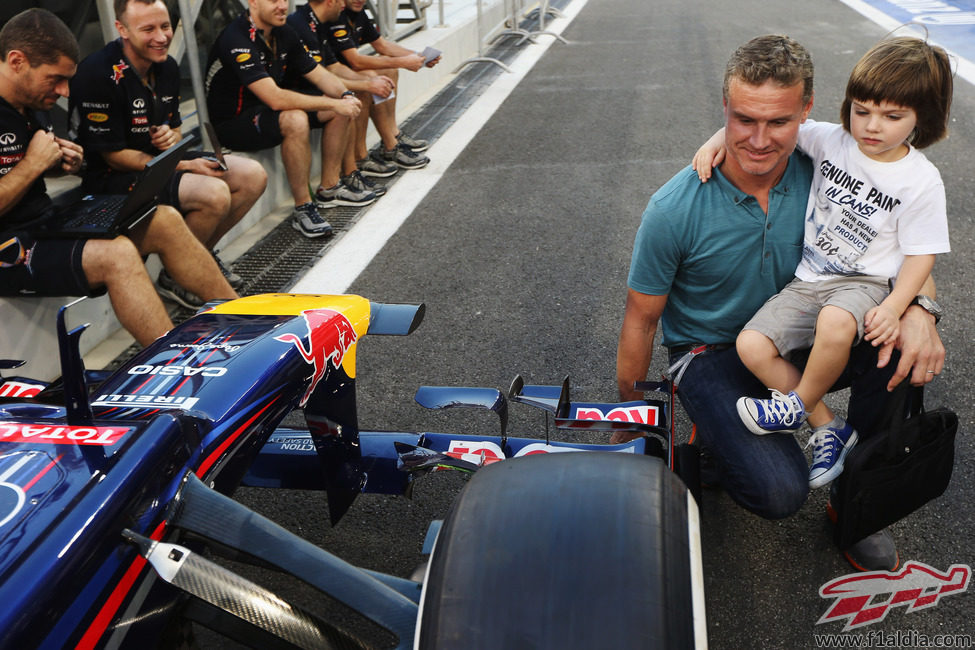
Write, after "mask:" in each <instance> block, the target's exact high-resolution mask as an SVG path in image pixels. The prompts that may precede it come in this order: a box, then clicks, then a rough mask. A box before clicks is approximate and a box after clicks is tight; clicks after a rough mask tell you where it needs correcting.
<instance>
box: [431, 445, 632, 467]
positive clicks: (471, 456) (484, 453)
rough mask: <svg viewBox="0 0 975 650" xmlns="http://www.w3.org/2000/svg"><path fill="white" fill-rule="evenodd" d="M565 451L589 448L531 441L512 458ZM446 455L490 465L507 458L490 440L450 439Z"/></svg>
mask: <svg viewBox="0 0 975 650" xmlns="http://www.w3.org/2000/svg"><path fill="white" fill-rule="evenodd" d="M567 451H590V450H589V449H579V448H577V447H563V446H556V445H550V444H546V443H544V442H533V443H530V444H527V445H525V446H524V447H522V448H521V449H519V450H518V451H517V452H515V455H514V456H512V458H520V457H522V456H534V455H535V454H558V453H563V452H567ZM615 451H616V452H618V453H629V454H632V453H636V452H635V450H634V449H633V448H623V449H618V450H615ZM447 455H448V456H451V457H453V458H458V459H460V460H466V461H468V462H470V463H474V464H475V465H490V464H491V463H496V462H498V461H499V460H505V459H506V458H507V456H505V455H504V452H503V451H502V450H501V446H500V445H498V444H497V443H496V442H492V441H490V440H451V441H450V446H449V447H448V448H447Z"/></svg>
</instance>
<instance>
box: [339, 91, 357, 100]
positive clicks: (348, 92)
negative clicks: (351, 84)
mask: <svg viewBox="0 0 975 650" xmlns="http://www.w3.org/2000/svg"><path fill="white" fill-rule="evenodd" d="M346 97H355V93H354V92H352V91H351V90H346V91H345V92H344V93H342V97H341V99H345V98H346Z"/></svg>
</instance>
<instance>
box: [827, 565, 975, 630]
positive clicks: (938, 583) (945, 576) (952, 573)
mask: <svg viewBox="0 0 975 650" xmlns="http://www.w3.org/2000/svg"><path fill="white" fill-rule="evenodd" d="M971 574H972V570H971V568H970V567H969V566H968V565H965V564H953V565H952V566H951V567H949V568H948V571H947V572H945V573H942V572H941V571H938V570H937V569H934V568H932V567H929V566H928V565H927V564H924V563H922V562H908V563H907V564H905V565H904V568H903V569H901V570H900V571H899V572H897V573H891V572H887V571H872V572H869V573H853V574H850V575H845V576H843V577H840V578H837V579H836V580H833V581H831V582H827V583H826V584H824V585H823V586H822V587H820V588H819V595H820V596H821V597H823V598H835V599H836V602H834V603H833V606H832V607H830V608H829V610H828V611H827V612H826V613H825V614H823V616H822V618H820V619H819V620H818V621H816V624H817V625H819V624H820V623H827V622H829V621H846V625H845V626H844V627H843V631H844V632H846V631H848V630H852V629H854V628H858V627H862V626H864V625H870V624H872V623H877V622H879V621H882V620H884V618H886V616H887V613H888V612H889V611H890V610H891V608H893V607H900V606H902V605H903V606H905V607H907V611H908V612H915V611H917V610H919V609H924V608H927V607H934V606H935V605H937V604H938V601H939V600H940V599H941V597H942V596H953V595H956V594H960V593H963V592H964V591H966V590H967V589H968V582H969V580H970V579H971Z"/></svg>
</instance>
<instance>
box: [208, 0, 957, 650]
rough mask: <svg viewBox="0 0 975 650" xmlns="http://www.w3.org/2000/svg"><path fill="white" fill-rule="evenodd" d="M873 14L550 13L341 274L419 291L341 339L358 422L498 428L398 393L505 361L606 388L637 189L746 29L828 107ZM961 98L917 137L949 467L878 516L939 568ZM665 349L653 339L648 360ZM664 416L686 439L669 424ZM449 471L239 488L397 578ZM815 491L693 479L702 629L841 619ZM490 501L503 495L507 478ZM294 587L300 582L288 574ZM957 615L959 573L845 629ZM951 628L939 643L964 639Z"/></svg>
mask: <svg viewBox="0 0 975 650" xmlns="http://www.w3.org/2000/svg"><path fill="white" fill-rule="evenodd" d="M885 31H886V30H884V29H883V28H881V27H878V26H877V25H875V24H874V23H872V22H870V21H868V20H867V19H866V18H863V17H862V16H860V15H859V14H857V13H855V12H853V11H851V10H850V9H848V8H847V7H846V6H844V5H842V4H840V3H839V2H835V1H833V0H808V1H807V2H802V3H796V2H787V1H783V0H762V1H759V0H740V1H739V2H736V3H734V6H733V7H732V6H731V5H726V4H723V3H713V2H704V1H703V0H657V1H655V2H652V3H649V2H646V0H590V2H589V3H588V4H587V5H586V6H585V7H584V8H583V10H582V12H581V13H580V15H579V16H578V17H577V18H576V19H575V20H574V21H573V23H572V24H571V25H570V26H569V28H568V29H567V30H566V31H565V32H564V36H565V37H566V38H567V39H569V41H570V43H569V44H562V43H556V44H554V45H553V47H552V48H551V49H550V50H549V51H548V53H547V54H546V55H545V56H544V57H543V58H542V60H541V61H540V62H539V63H538V64H537V65H536V67H535V68H534V69H533V71H532V72H531V73H530V74H529V75H528V77H527V78H526V79H525V80H524V81H523V82H522V83H521V84H520V85H519V87H518V88H517V89H516V90H515V91H514V92H513V93H512V94H511V96H510V97H509V98H508V99H507V101H506V102H505V103H504V104H503V105H502V106H501V108H500V109H499V110H498V111H497V113H496V114H495V115H494V116H493V117H492V118H491V119H490V121H488V123H487V124H486V126H485V127H484V128H483V129H482V130H481V132H480V133H479V134H478V135H477V136H476V137H475V139H474V140H473V141H472V142H471V144H470V145H469V146H468V147H467V148H466V149H465V151H464V152H463V153H462V154H461V155H460V156H459V157H458V158H457V160H456V161H455V163H454V164H453V165H452V166H451V168H450V169H449V170H448V171H447V172H446V174H445V175H444V177H443V178H442V180H441V181H440V183H439V184H438V185H436V186H435V187H434V189H433V190H432V191H431V192H430V193H429V194H428V195H427V196H426V198H425V199H424V200H423V201H422V202H421V203H420V205H419V206H418V207H417V208H416V210H415V211H414V213H413V214H412V215H411V217H410V218H409V219H408V220H407V221H406V223H405V225H404V226H403V227H402V228H401V229H400V230H399V231H398V233H397V234H396V235H394V236H393V237H392V239H391V240H390V241H389V242H388V243H387V245H386V246H385V248H384V249H383V250H382V251H381V252H380V253H379V255H378V256H377V257H376V258H375V259H374V260H373V262H372V263H371V265H370V266H369V267H368V269H367V270H366V271H365V272H364V273H363V274H362V275H360V276H359V278H358V279H357V280H356V281H355V282H354V283H353V285H352V286H351V287H350V292H352V293H357V294H360V295H363V296H366V297H368V298H370V299H373V300H377V301H388V302H399V301H402V302H424V303H425V304H426V307H427V315H426V319H425V321H424V323H423V324H422V325H421V327H420V328H419V329H418V330H417V331H416V332H415V333H414V334H413V335H411V336H410V337H408V338H398V337H388V338H387V337H371V338H369V337H367V338H366V339H365V340H364V341H363V342H362V343H361V344H360V345H359V346H358V348H359V360H358V368H359V379H358V395H359V404H360V422H361V425H362V426H363V428H367V429H395V430H404V431H406V430H416V431H456V432H462V433H472V432H483V433H486V434H493V433H495V431H496V428H497V427H496V424H495V422H494V421H493V420H492V417H491V416H490V415H488V414H485V413H478V414H467V413H464V412H460V411H456V410H455V411H450V412H446V413H429V412H424V411H423V410H422V409H421V408H420V407H419V406H417V405H416V404H415V403H413V401H412V395H413V394H414V392H415V390H416V388H417V387H418V386H420V385H423V384H442V385H477V386H492V387H497V388H502V389H503V388H506V387H507V385H508V383H509V382H510V380H511V378H512V376H513V375H514V374H515V373H521V374H522V375H523V376H524V377H525V379H526V381H527V382H529V383H558V382H560V381H561V379H562V377H563V376H564V375H566V374H568V375H570V377H571V378H572V384H573V395H574V396H576V397H578V398H585V399H587V400H593V401H596V400H605V401H610V400H613V399H614V398H615V378H614V375H615V351H616V340H617V335H618V332H619V326H620V322H621V317H622V311H623V303H624V297H625V287H626V273H627V269H628V265H629V257H630V252H631V250H632V242H633V236H634V234H635V232H636V229H637V226H638V225H639V220H640V215H641V213H642V211H643V208H644V206H645V205H646V202H647V200H648V198H649V196H650V195H651V194H652V192H653V191H654V190H655V189H656V188H657V187H659V186H660V185H661V184H663V183H664V182H665V181H666V180H667V179H669V178H670V177H671V176H672V175H673V174H674V173H675V172H676V171H678V170H679V169H680V168H681V167H683V166H685V165H686V164H687V163H688V162H689V160H690V157H691V155H692V153H693V152H694V150H695V149H696V147H697V146H698V145H699V143H701V142H703V140H704V139H705V138H706V137H707V136H708V135H710V134H711V133H712V132H713V131H714V129H715V128H717V127H718V126H720V124H721V120H722V114H721V76H722V71H723V67H724V64H725V61H726V60H727V57H728V55H729V54H730V53H731V51H732V50H733V49H734V48H735V47H736V46H737V45H739V44H740V43H742V42H744V41H746V40H748V39H749V38H751V37H752V36H755V35H758V34H762V33H769V32H779V33H788V34H790V35H791V36H793V37H795V38H797V39H798V40H799V41H800V42H802V43H803V44H805V45H806V46H807V47H808V48H809V49H810V50H811V52H812V54H813V57H814V60H815V63H816V102H815V107H814V109H813V113H812V117H814V118H815V119H820V120H833V121H835V120H837V119H838V110H839V105H840V100H841V98H842V92H843V89H844V87H845V82H846V77H847V74H848V72H849V70H850V69H851V68H852V66H853V64H854V63H855V61H856V60H857V58H858V57H859V56H860V55H861V54H862V53H863V52H864V51H866V49H867V48H868V47H869V46H870V45H872V44H873V43H874V42H875V41H876V40H878V39H880V38H881V37H883V36H884V34H885ZM973 109H975V92H973V89H972V87H971V85H970V84H969V83H967V82H965V81H963V80H960V79H959V80H958V81H957V83H956V89H955V97H954V105H953V110H952V115H953V117H952V123H951V129H952V130H951V136H950V138H949V139H948V140H947V141H945V142H942V143H939V144H937V145H935V146H933V147H931V148H930V149H928V150H927V151H926V153H927V155H928V157H929V158H930V159H931V160H932V161H933V162H934V163H935V164H936V165H938V167H939V168H940V170H941V173H942V176H943V178H944V181H945V186H946V190H947V196H948V208H949V219H950V227H951V240H952V247H953V251H952V253H950V254H949V255H945V256H942V257H940V258H939V260H938V262H937V265H936V269H935V276H936V278H937V280H938V289H939V291H938V293H939V297H938V299H939V302H941V304H942V305H943V306H944V307H945V308H946V310H947V315H946V316H945V318H944V320H943V321H942V324H941V327H940V331H941V333H942V336H943V339H944V341H945V344H946V346H947V349H948V357H947V362H946V366H945V370H944V372H943V373H942V375H941V377H939V378H938V379H937V380H936V381H935V382H934V383H933V384H931V385H930V387H929V388H928V390H927V400H926V401H927V404H928V406H929V407H936V406H940V405H945V406H949V407H950V408H952V409H954V410H955V411H956V412H957V413H958V415H959V420H960V431H959V436H958V440H957V450H956V451H957V454H956V462H955V470H954V476H953V478H952V482H951V485H950V486H949V488H948V491H947V492H946V493H945V494H944V495H943V496H942V497H941V498H939V499H937V500H935V501H933V502H931V503H929V504H928V505H927V506H925V507H924V508H923V509H921V510H920V511H918V512H917V513H915V514H914V515H912V516H910V517H909V518H907V519H906V520H904V521H902V522H900V523H898V524H896V525H895V526H893V527H892V532H893V534H894V536H895V538H896V539H897V543H898V548H899V551H900V555H901V560H902V561H906V560H916V561H920V562H924V563H925V564H928V565H930V566H932V567H934V568H936V569H938V570H941V571H944V570H946V569H947V568H948V567H949V566H950V565H953V564H963V565H968V566H971V565H972V564H973V563H975V542H973V532H975V531H973V528H975V523H973V507H972V488H971V485H972V483H973V478H975V476H973V474H975V472H973V468H972V458H973V444H972V440H971V437H970V436H969V435H968V433H969V431H971V430H972V423H973V419H975V407H973V405H972V400H971V398H970V395H971V394H972V388H973V387H972V379H971V370H972V356H973V355H972V348H973V336H972V332H971V325H970V323H969V322H968V320H967V317H966V315H967V311H968V307H967V306H968V305H970V304H971V300H972V289H971V286H970V282H969V281H968V276H967V273H968V272H969V269H971V268H973V260H972V255H973V248H972V245H971V242H972V239H973V237H975V232H973V226H972V223H971V219H970V217H969V209H968V207H969V206H971V205H973V201H975V196H973V189H972V186H973V181H975V171H973V168H972V164H971V161H970V155H969V152H970V151H972V150H973V148H975V124H973V114H975V111H973ZM663 364H664V360H663V354H662V353H661V350H660V348H658V350H657V354H656V357H655V359H654V363H653V368H652V374H659V373H661V372H663V370H664V368H663ZM543 422H544V420H543V418H542V416H541V415H538V414H536V413H534V412H531V411H528V410H526V409H524V408H523V407H519V406H515V407H513V410H512V414H511V424H510V430H511V432H512V433H514V434H538V433H540V432H541V430H542V427H543V426H544V425H543ZM681 427H682V434H683V435H684V436H686V434H687V425H686V422H683V421H681ZM462 485H463V478H461V477H460V476H458V475H454V474H441V475H435V476H431V477H429V478H428V479H426V480H424V481H422V482H420V483H419V484H418V486H417V489H416V491H415V493H414V496H413V499H412V500H407V499H405V498H403V497H380V496H375V495H363V496H361V497H359V499H358V500H357V502H356V503H355V504H354V505H353V507H352V509H351V510H350V511H349V513H348V514H347V515H346V517H345V518H344V519H343V520H342V521H341V522H340V523H339V524H338V526H337V527H335V528H334V529H332V528H330V527H329V526H328V523H327V513H326V504H325V498H324V496H323V495H321V494H317V493H310V492H307V493H306V492H280V491H277V492H270V491H263V490H252V489H242V490H241V491H240V492H239V493H238V497H239V498H240V499H241V500H242V501H244V502H245V503H247V504H248V505H249V506H250V507H252V508H254V509H256V510H258V511H260V512H263V513H265V514H267V515H269V516H271V517H272V518H273V519H274V520H275V521H278V522H279V523H281V524H282V525H285V526H286V527H289V528H290V529H292V530H294V531H296V532H298V533H299V534H301V535H303V536H305V537H307V538H308V539H310V540H312V541H314V542H316V543H319V544H323V545H324V546H325V548H327V549H328V550H330V551H331V552H333V553H335V554H337V555H338V556H340V557H342V558H344V559H346V560H348V561H350V562H353V563H355V564H357V565H361V566H364V567H367V568H370V569H375V570H379V571H384V572H387V573H391V574H394V575H399V576H409V575H410V573H411V572H412V571H413V570H414V568H415V567H416V566H417V565H419V564H420V563H421V562H422V560H423V558H422V556H421V554H420V548H421V545H422V541H423V536H424V533H425V530H426V526H427V523H428V522H429V520H430V519H432V518H438V517H442V516H443V515H444V514H445V513H446V511H447V508H448V506H449V504H450V501H451V499H452V498H453V496H454V495H455V494H456V493H457V491H458V490H459V489H460V488H461V487H462ZM826 496H827V495H826V491H825V490H819V491H816V492H814V493H813V494H812V495H811V496H810V498H809V500H808V502H807V503H806V505H805V506H804V507H803V508H802V510H801V511H800V512H799V513H798V514H797V515H795V516H793V517H791V518H789V519H787V520H783V521H776V522H769V521H765V520H762V519H760V518H757V517H755V516H753V515H751V514H749V513H747V512H745V511H744V510H742V509H741V508H739V507H738V506H736V505H735V504H734V503H733V502H732V501H731V500H730V499H729V498H728V497H727V496H726V495H725V494H724V493H723V492H721V491H720V490H707V491H705V493H704V495H703V503H702V504H701V510H702V518H703V522H702V530H701V533H702V543H703V553H704V569H705V589H706V594H707V617H708V633H709V641H710V646H711V647H712V648H717V649H722V648H730V649H736V650H737V649H739V648H746V647H747V648H814V647H817V639H816V636H815V635H817V634H829V633H838V632H840V630H841V625H840V624H838V623H826V624H822V625H817V621H818V620H819V618H820V617H821V616H822V615H823V614H824V613H825V612H826V610H827V609H828V607H829V606H830V605H831V604H832V601H827V600H824V599H823V598H821V597H820V596H819V588H820V586H821V585H823V584H824V583H827V582H829V581H831V580H833V579H836V578H839V577H841V576H843V575H845V574H848V573H850V572H851V571H852V569H851V567H850V566H849V565H848V564H847V563H846V561H845V560H844V559H843V558H842V557H841V556H840V555H839V554H838V553H837V551H836V550H835V548H834V547H833V545H832V542H831V530H830V525H829V523H828V521H827V519H826V515H825V502H826ZM498 498H499V499H511V500H512V502H514V500H515V499H517V495H504V494H499V495H498ZM633 552H634V553H639V549H634V550H633ZM555 557H556V556H555V554H554V553H553V558H555ZM622 561H625V558H624V559H622ZM569 570H571V569H569ZM269 580H270V582H271V583H272V584H273V585H276V583H277V579H276V578H273V577H271V578H269ZM283 588H284V589H286V590H287V589H291V587H283ZM294 593H296V596H295V597H296V598H299V599H300V598H305V597H308V596H307V594H303V593H302V590H301V589H300V588H295V592H294ZM616 596H618V597H619V598H625V594H618V595H616ZM591 597H592V595H591V594H580V598H591ZM973 621H975V600H973V597H972V595H971V594H970V593H968V592H966V593H963V594H960V595H954V596H951V597H945V598H943V599H942V600H941V601H940V602H938V604H937V605H936V606H933V607H930V608H927V609H923V610H920V611H914V612H906V611H905V608H904V607H897V608H893V609H892V610H891V611H890V612H889V614H888V615H887V617H886V618H885V619H884V620H883V621H882V622H879V623H876V624H874V625H871V626H868V627H867V628H863V629H861V630H860V632H862V633H863V634H865V635H866V634H869V633H872V634H873V635H875V638H873V639H872V641H873V643H874V647H877V646H878V645H879V644H880V643H883V642H884V641H885V637H883V636H878V635H899V636H897V637H896V638H897V640H898V641H899V643H897V644H895V645H889V644H888V645H887V647H912V646H911V645H904V644H903V640H904V639H905V638H912V639H920V638H922V637H924V638H927V639H934V637H935V635H967V640H968V641H969V642H972V640H973V639H975V623H973ZM906 635H914V636H906ZM375 638H376V639H377V640H376V641H375V643H377V644H381V639H382V637H381V636H377V637H375ZM886 640H890V636H887V637H886ZM960 641H961V644H959V643H956V644H955V647H970V646H965V645H963V643H964V642H965V639H964V638H962V639H960ZM201 645H205V646H207V647H209V642H203V643H201Z"/></svg>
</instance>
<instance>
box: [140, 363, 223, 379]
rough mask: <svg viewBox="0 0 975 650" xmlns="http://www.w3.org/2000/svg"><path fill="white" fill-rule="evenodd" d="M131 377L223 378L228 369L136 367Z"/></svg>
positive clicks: (207, 367) (210, 367) (212, 367)
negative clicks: (200, 376) (196, 376)
mask: <svg viewBox="0 0 975 650" xmlns="http://www.w3.org/2000/svg"><path fill="white" fill-rule="evenodd" d="M129 374H130V375H164V376H167V377H193V376H195V375H202V376H204V377H222V376H223V375H225V374H227V369H226V368H220V367H216V366H201V367H193V366H149V365H142V366H134V367H133V368H131V369H129Z"/></svg>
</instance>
